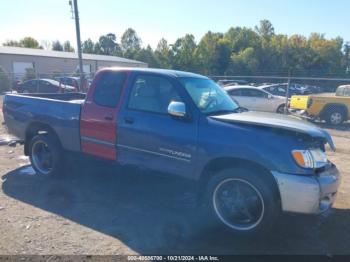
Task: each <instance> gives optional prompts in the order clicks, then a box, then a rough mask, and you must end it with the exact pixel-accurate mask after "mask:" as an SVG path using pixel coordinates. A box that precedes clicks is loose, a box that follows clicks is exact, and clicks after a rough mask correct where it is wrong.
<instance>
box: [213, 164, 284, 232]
mask: <svg viewBox="0 0 350 262" xmlns="http://www.w3.org/2000/svg"><path fill="white" fill-rule="evenodd" d="M265 175H266V174H264V173H263V172H261V173H259V174H258V173H256V171H250V170H247V169H244V168H232V169H227V170H223V171H220V172H219V173H217V174H216V175H214V176H213V177H212V178H211V179H210V181H209V183H208V189H207V196H206V200H207V201H208V203H207V204H208V205H207V206H208V207H209V216H210V218H211V219H210V221H212V222H213V224H212V225H214V226H218V225H220V226H224V227H225V228H226V229H229V230H230V231H231V232H232V233H234V234H238V235H241V236H252V235H260V234H262V235H264V234H266V233H267V232H268V231H269V229H270V228H271V226H272V225H273V224H274V222H275V221H276V219H277V217H278V216H279V214H280V213H281V207H280V204H279V203H280V202H279V197H278V191H277V190H278V189H277V187H276V188H271V186H273V185H271V184H269V182H268V179H266V177H265ZM273 187H274V186H273ZM238 190H240V191H241V193H240V194H237V191H238ZM228 191H229V193H228ZM233 191H234V192H235V193H234V195H235V196H234V197H232V193H233ZM242 192H243V193H242ZM247 193H249V194H250V196H249V198H248V197H242V196H246V195H247ZM238 195H241V199H244V201H242V200H241V201H239V200H238V198H239V197H237V196H238ZM219 196H221V197H219ZM223 197H226V199H225V200H222V199H221V200H220V198H223ZM227 199H228V200H227ZM248 199H249V202H250V204H248V203H249V202H248V203H247V200H248ZM225 201H226V202H225ZM227 202H231V203H227ZM228 205H229V209H230V211H229V213H230V216H231V221H230V219H228V218H227V216H225V211H227V207H228ZM225 209H226V210H225ZM247 214H248V215H249V218H248V215H247ZM235 216H237V217H238V218H237V219H236V220H240V219H241V221H242V222H235V221H234V220H235V218H234V217H235ZM249 220H250V221H249Z"/></svg>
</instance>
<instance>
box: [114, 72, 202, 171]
mask: <svg viewBox="0 0 350 262" xmlns="http://www.w3.org/2000/svg"><path fill="white" fill-rule="evenodd" d="M178 85H179V84H178V83H177V82H176V80H173V79H171V78H167V77H164V76H159V75H153V74H140V75H135V76H134V78H133V81H132V84H131V88H129V89H130V90H129V94H128V97H129V99H128V100H127V101H126V102H125V104H124V105H123V109H122V110H121V112H120V114H119V117H120V119H119V120H118V123H119V124H118V131H117V132H118V140H117V141H118V143H117V147H118V161H120V162H121V163H123V164H131V165H137V166H139V167H144V168H148V169H153V170H161V171H164V172H167V173H173V174H177V175H182V176H188V175H189V174H192V172H193V170H194V167H195V155H196V140H197V120H196V116H195V115H194V114H192V115H191V121H188V120H181V119H177V118H174V117H172V116H170V115H169V114H168V113H167V108H168V105H169V103H170V102H172V101H176V102H184V103H185V104H186V111H187V112H191V111H192V109H191V107H190V106H189V105H188V103H186V99H184V92H185V91H184V90H183V89H182V90H180V88H179V86H178ZM181 92H182V94H181Z"/></svg>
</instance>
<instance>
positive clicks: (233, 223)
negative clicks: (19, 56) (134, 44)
mask: <svg viewBox="0 0 350 262" xmlns="http://www.w3.org/2000/svg"><path fill="white" fill-rule="evenodd" d="M3 113H4V119H5V123H6V126H7V128H8V130H9V132H10V133H11V134H14V135H15V136H17V137H18V138H19V140H20V141H22V142H23V143H24V153H25V154H26V155H28V156H29V158H30V161H31V164H32V166H33V168H34V169H35V171H36V172H37V174H38V175H42V176H50V175H52V176H55V175H56V176H57V175H58V176H59V175H61V174H62V168H63V167H64V161H65V158H64V156H66V154H67V152H75V153H76V154H77V153H78V154H81V155H89V156H92V157H97V158H101V159H104V160H106V161H110V162H111V163H117V164H120V165H125V166H136V167H139V168H141V169H145V168H146V169H150V170H153V171H154V172H161V173H163V174H164V173H165V174H168V175H169V176H170V175H175V176H179V177H185V178H188V179H191V180H193V181H196V182H197V183H198V189H199V191H198V200H201V201H203V202H202V203H205V205H203V206H205V207H206V210H207V211H208V213H207V214H206V216H207V218H208V219H210V221H212V222H213V223H214V224H213V225H215V224H216V223H218V224H221V225H223V226H225V227H226V228H227V229H229V230H232V231H233V232H235V233H240V234H243V235H247V234H255V233H261V232H269V230H270V228H271V226H272V225H273V224H274V222H275V221H276V220H277V219H278V217H279V216H278V215H279V213H280V212H281V211H284V212H295V213H304V214H319V213H321V212H324V211H326V210H327V209H329V208H330V207H331V206H332V204H333V202H334V200H335V196H336V193H337V189H338V186H339V182H340V175H339V172H338V170H337V168H336V167H335V166H334V165H333V164H332V163H331V162H329V161H328V160H327V156H326V154H325V144H326V143H328V144H329V145H330V147H331V148H332V149H333V150H334V149H335V148H334V144H333V141H332V138H331V136H330V135H329V134H328V133H327V132H326V131H324V130H322V129H321V128H319V127H317V126H315V125H313V124H311V123H309V122H306V121H300V120H298V119H296V118H293V117H287V116H283V115H277V114H269V113H261V112H249V111H248V112H246V111H244V110H241V108H240V107H239V106H238V105H237V104H236V103H235V102H234V101H233V100H232V99H231V98H230V97H229V96H228V95H227V93H226V92H224V91H223V90H222V89H221V88H220V87H219V86H218V85H216V84H215V83H214V82H213V81H212V80H210V79H208V78H206V77H204V76H200V75H196V74H191V73H186V72H179V71H172V70H161V69H141V68H134V69H130V68H128V69H121V68H108V69H103V70H101V71H99V72H98V73H97V74H96V78H95V80H94V82H93V85H92V86H91V88H90V89H89V91H88V94H87V95H86V96H85V94H81V93H66V94H9V95H5V97H4V105H3ZM81 175H83V174H81ZM130 186H131V185H130ZM201 206H202V205H201ZM211 218H212V219H211ZM201 219H203V218H201Z"/></svg>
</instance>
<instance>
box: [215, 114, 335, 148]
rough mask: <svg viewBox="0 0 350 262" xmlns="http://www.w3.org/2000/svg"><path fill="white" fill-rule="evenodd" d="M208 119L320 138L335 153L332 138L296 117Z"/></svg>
mask: <svg viewBox="0 0 350 262" xmlns="http://www.w3.org/2000/svg"><path fill="white" fill-rule="evenodd" d="M210 118H212V119H216V120H218V121H222V122H228V123H242V124H247V125H255V126H266V127H273V128H279V129H284V130H289V131H294V132H298V133H303V134H306V135H309V136H311V137H313V138H321V139H322V140H324V141H325V142H327V143H328V144H329V146H330V148H331V149H332V150H333V151H335V146H334V143H333V140H332V137H331V136H330V134H329V133H328V132H327V131H325V130H323V129H321V128H319V127H317V126H315V125H314V124H311V123H309V122H306V121H304V120H300V119H299V118H297V117H293V116H284V115H279V114H273V113H263V112H253V111H249V112H243V113H233V114H227V115H220V116H210Z"/></svg>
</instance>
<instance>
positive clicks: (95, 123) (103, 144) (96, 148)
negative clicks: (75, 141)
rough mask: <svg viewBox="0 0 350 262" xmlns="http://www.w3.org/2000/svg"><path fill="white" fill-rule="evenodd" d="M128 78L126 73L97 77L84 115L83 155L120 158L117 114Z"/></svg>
mask: <svg viewBox="0 0 350 262" xmlns="http://www.w3.org/2000/svg"><path fill="white" fill-rule="evenodd" d="M126 79H127V72H123V71H102V72H100V73H99V74H98V75H97V76H96V77H95V79H94V82H93V84H92V86H91V88H90V90H89V93H88V96H87V98H86V102H85V104H84V105H83V109H82V113H81V121H80V135H81V150H82V152H83V153H86V154H89V155H92V156H96V157H100V158H104V159H108V160H116V159H117V152H116V140H117V133H116V131H117V130H116V126H117V113H118V109H119V104H120V100H121V95H122V90H123V88H124V85H125V82H126Z"/></svg>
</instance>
